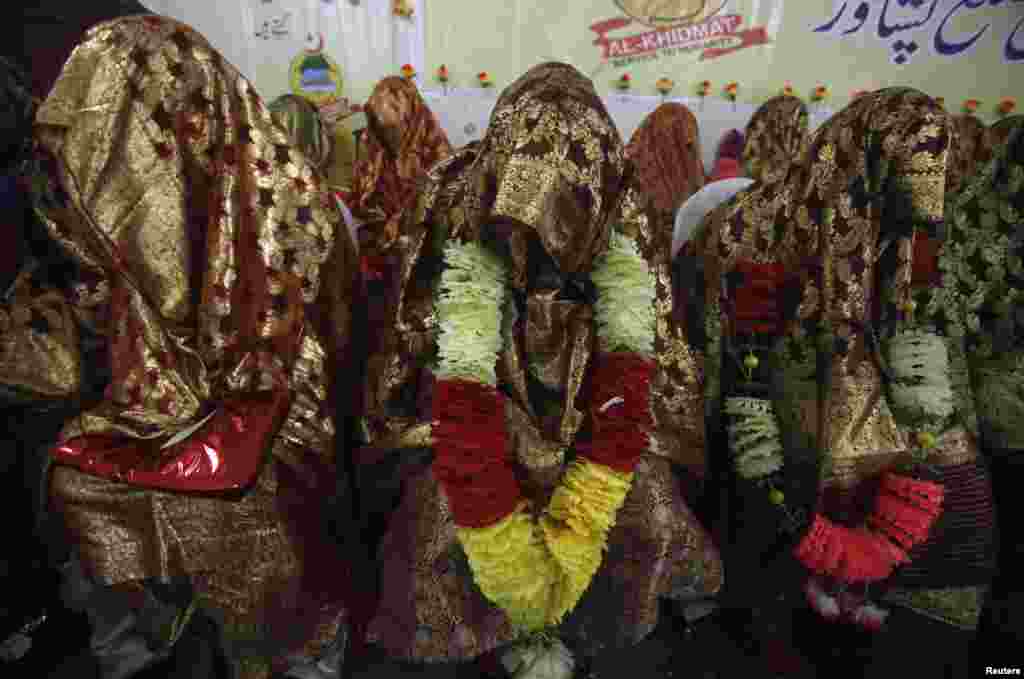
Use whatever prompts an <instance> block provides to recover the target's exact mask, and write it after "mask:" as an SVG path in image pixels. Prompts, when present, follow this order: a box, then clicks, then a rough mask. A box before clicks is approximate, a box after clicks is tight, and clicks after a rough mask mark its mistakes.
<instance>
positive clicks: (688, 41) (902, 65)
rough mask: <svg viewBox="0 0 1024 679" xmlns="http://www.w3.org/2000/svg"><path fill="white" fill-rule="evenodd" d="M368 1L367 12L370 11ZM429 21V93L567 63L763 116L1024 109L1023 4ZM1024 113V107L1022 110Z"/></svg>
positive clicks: (869, 3) (745, 6)
mask: <svg viewBox="0 0 1024 679" xmlns="http://www.w3.org/2000/svg"><path fill="white" fill-rule="evenodd" d="M364 1H368V0H364ZM425 4H426V7H424V8H423V11H424V13H425V20H426V64H427V67H428V69H429V72H427V73H424V74H423V76H422V77H423V78H424V84H425V85H428V86H429V87H436V81H435V80H434V74H435V72H436V69H437V68H438V67H439V66H440V65H441V64H446V65H447V66H448V69H449V72H450V77H451V82H450V84H451V85H452V86H459V87H473V86H475V85H476V83H477V80H476V77H477V74H478V73H479V72H480V71H486V72H487V73H488V75H489V76H490V77H491V79H492V80H493V82H494V87H495V89H500V88H501V87H502V86H504V85H506V84H508V83H509V82H510V81H511V80H513V79H514V78H515V77H516V76H518V75H519V74H521V73H522V72H523V71H525V70H526V69H528V68H529V67H531V66H533V65H534V64H537V63H540V62H544V61H548V60H559V61H567V62H569V63H571V64H573V65H575V66H576V67H577V68H579V69H580V70H581V71H583V72H584V73H586V74H588V75H591V76H592V77H593V78H594V80H595V82H597V84H598V86H599V87H600V88H602V89H604V90H612V89H613V88H615V86H616V83H617V81H618V80H619V79H620V78H621V76H622V75H623V74H626V73H628V74H629V75H630V77H631V82H632V87H631V92H633V93H635V94H654V93H655V83H656V81H657V80H658V79H659V78H662V77H667V78H671V79H672V80H674V81H675V89H674V90H673V94H674V95H683V96H688V95H691V94H692V93H693V92H694V91H695V89H696V87H697V84H698V83H699V82H700V81H703V80H709V81H711V83H712V92H711V96H712V97H720V96H721V95H722V90H723V88H724V87H725V85H726V84H727V83H729V82H736V83H737V84H738V92H737V94H738V99H739V101H740V102H748V103H759V102H761V101H763V100H765V99H767V98H768V97H770V96H772V95H774V94H776V93H778V92H779V91H780V90H781V89H782V87H783V86H784V84H785V82H786V81H789V82H791V83H792V85H793V87H794V89H795V90H796V92H797V94H800V95H802V96H808V95H810V94H811V91H812V90H813V89H814V88H815V87H816V86H817V85H819V84H825V85H827V86H828V87H829V89H830V90H831V93H830V101H829V104H830V105H831V106H833V107H839V106H842V105H843V104H844V103H845V102H846V101H847V100H848V99H849V95H850V93H851V92H852V91H855V90H860V89H876V88H880V87H885V86H889V85H911V86H913V87H917V88H919V89H921V90H923V91H925V92H927V93H929V94H931V95H933V96H937V97H944V98H945V100H946V106H947V108H948V109H950V110H951V111H955V112H959V110H960V108H961V105H962V103H963V101H964V100H965V99H967V98H974V99H978V100H979V101H980V107H979V109H978V115H979V116H980V117H982V118H984V119H988V120H990V119H991V118H992V117H993V114H994V112H995V108H996V106H997V105H998V103H999V100H1000V99H1001V98H1002V97H1004V96H1014V97H1018V96H1024V87H1022V85H1021V83H1022V82H1024V79H1022V76H1024V1H1021V0H865V1H857V0H838V1H835V2H833V1H832V0H824V1H823V0H800V1H799V2H795V1H790V2H788V3H787V2H783V1H782V0H559V1H557V2H553V1H552V0H514V1H513V0H474V1H473V2H445V1H442V0H433V1H428V2H426V3H425ZM1020 105H1021V106H1024V101H1021V102H1020Z"/></svg>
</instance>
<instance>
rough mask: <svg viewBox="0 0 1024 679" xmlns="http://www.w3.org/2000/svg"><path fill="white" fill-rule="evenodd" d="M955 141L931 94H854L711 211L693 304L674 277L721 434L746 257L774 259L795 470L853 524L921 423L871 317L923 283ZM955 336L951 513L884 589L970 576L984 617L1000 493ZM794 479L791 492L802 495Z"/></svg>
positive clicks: (951, 582)
mask: <svg viewBox="0 0 1024 679" xmlns="http://www.w3.org/2000/svg"><path fill="white" fill-rule="evenodd" d="M949 144H950V127H949V122H948V119H947V116H946V114H945V113H944V112H943V111H942V110H941V108H940V107H939V106H938V105H937V104H936V103H935V102H934V101H932V100H931V99H930V98H928V97H927V96H925V95H923V94H921V93H919V92H916V91H914V90H910V89H897V88H894V89H887V90H882V91H880V92H876V93H874V94H870V95H865V96H863V97H860V98H858V99H857V100H855V101H854V102H853V103H851V104H850V105H849V106H848V107H847V108H846V109H844V110H843V111H841V112H840V113H838V114H837V115H836V116H834V117H833V118H832V119H831V120H830V121H829V122H827V123H826V124H825V125H824V126H822V127H821V128H820V129H819V130H817V131H816V132H815V134H813V135H812V136H811V138H810V139H809V142H808V144H807V145H806V147H805V148H804V150H803V151H802V152H801V154H800V156H799V158H798V159H797V162H796V163H794V164H793V165H792V166H791V167H790V168H789V170H788V171H787V173H786V174H785V176H780V177H778V178H777V179H775V180H774V181H773V180H771V179H766V180H765V181H764V182H763V183H761V184H759V185H755V186H753V187H751V188H750V189H748V190H746V191H743V192H741V193H739V194H738V195H737V196H736V197H735V198H734V199H733V200H732V201H730V202H729V203H727V204H726V205H724V206H722V207H720V208H719V209H717V210H715V211H714V212H713V213H711V215H709V216H708V218H707V219H706V220H705V223H704V225H703V228H702V233H701V235H700V238H699V239H698V240H697V242H695V243H694V247H693V252H694V253H695V255H694V256H695V258H697V259H698V260H699V264H697V265H693V264H691V265H690V266H689V267H688V268H689V269H690V270H693V269H695V268H696V269H697V270H698V271H699V269H701V268H703V271H704V273H703V275H702V276H701V275H699V274H698V279H699V280H701V281H702V282H703V286H700V285H698V286H697V290H698V294H699V291H700V288H701V287H703V288H704V294H703V295H701V296H700V298H698V299H693V298H692V296H691V293H689V290H688V286H684V285H679V286H676V288H675V290H676V291H678V293H679V295H680V296H682V297H683V299H675V300H673V304H674V306H675V308H676V309H677V312H678V315H677V322H676V324H675V325H674V327H673V326H669V331H670V332H671V333H673V334H674V335H675V336H676V337H678V338H680V340H679V341H680V342H681V343H682V346H684V347H687V348H690V347H700V346H701V345H702V344H703V346H704V348H705V352H706V353H705V358H704V366H705V369H704V373H703V375H700V376H699V377H702V378H703V379H699V378H695V379H691V380H690V381H689V383H688V384H689V385H690V393H691V394H695V395H696V396H699V397H700V398H701V399H702V402H703V404H705V405H704V408H703V409H706V411H707V413H708V415H709V419H708V427H709V431H715V430H716V429H717V427H719V426H720V423H721V415H720V411H719V407H720V406H719V403H720V399H721V396H722V395H723V393H724V392H729V391H731V390H732V388H733V382H734V381H735V379H736V377H737V371H736V370H735V369H733V368H732V367H731V366H732V365H733V361H731V360H730V361H725V362H724V363H723V361H722V354H723V352H726V351H729V350H730V346H734V345H735V343H736V341H737V338H736V328H737V316H736V314H737V299H738V294H739V291H741V290H742V289H744V286H745V285H747V284H748V283H747V282H746V280H745V274H744V273H743V272H742V270H741V266H740V265H741V264H742V265H743V266H742V269H746V268H749V264H748V263H753V264H756V265H762V266H779V265H781V269H782V270H783V271H784V272H785V275H784V280H783V284H782V287H781V289H780V290H779V291H778V292H777V294H778V296H779V299H778V300H777V304H778V306H779V308H780V309H781V310H782V312H783V318H784V321H785V322H784V328H783V333H782V336H781V337H779V338H775V340H774V342H775V348H774V350H773V351H772V352H771V360H770V362H769V365H771V373H770V377H771V381H772V382H773V383H775V384H777V385H778V386H777V387H776V388H775V391H776V397H775V410H776V413H777V416H778V418H779V422H780V425H781V426H782V429H783V437H784V440H785V441H788V442H789V443H787V459H786V465H787V468H788V469H798V468H807V467H808V465H810V468H814V467H817V468H820V472H819V473H818V475H819V477H820V482H819V483H820V486H819V491H820V495H819V497H820V501H821V502H822V503H823V504H822V505H821V508H822V509H824V510H825V512H826V514H828V515H829V516H830V517H831V518H833V519H834V520H838V521H841V522H844V523H853V524H856V523H857V522H859V521H862V520H863V517H864V515H865V513H866V511H867V510H868V509H869V507H867V506H865V505H864V503H865V501H866V499H865V498H866V495H867V496H869V495H870V488H871V487H872V483H871V480H872V479H874V477H876V475H878V474H879V473H881V472H883V471H885V470H886V469H890V468H892V467H893V465H897V464H900V460H901V459H905V456H906V455H907V453H906V451H908V450H909V449H910V448H911V443H910V439H909V438H908V437H909V436H910V435H911V433H912V432H913V426H912V424H910V423H906V422H901V421H900V420H899V419H898V418H897V417H896V416H895V415H894V414H893V412H892V410H891V409H890V407H889V405H888V399H887V396H886V384H885V381H884V375H883V372H882V367H881V364H880V362H879V361H878V360H876V358H875V357H876V356H877V351H876V349H875V348H874V347H875V346H877V345H875V344H873V342H874V339H873V338H874V337H876V336H877V334H878V331H876V330H873V328H875V327H881V328H883V329H884V328H885V327H886V326H885V325H884V324H883V325H881V326H878V324H879V323H883V322H884V321H885V320H886V319H892V318H894V317H895V315H896V311H895V310H897V309H901V308H904V306H905V305H906V303H907V301H908V300H910V299H911V297H912V296H913V294H914V293H915V292H916V291H917V289H918V288H916V287H915V284H914V278H915V277H914V275H913V274H914V267H915V266H917V264H918V263H917V262H915V261H913V257H912V253H913V252H914V240H915V238H917V237H918V234H931V235H932V236H933V237H934V235H935V234H936V233H937V232H938V229H939V226H940V225H941V222H942V220H943V216H944V199H945V183H946V162H947V155H948V149H949ZM683 268H684V269H686V268H687V267H683ZM694 316H696V318H695V317H694ZM883 338H884V333H883ZM949 347H950V354H951V357H950V361H951V366H952V367H951V376H952V379H953V382H954V384H955V385H956V389H957V391H956V394H957V397H958V409H957V413H958V416H957V420H956V424H955V425H954V426H953V428H952V429H951V430H949V431H947V432H946V433H945V434H944V435H943V436H942V438H941V439H940V441H939V444H938V446H937V449H936V450H937V452H936V458H935V459H936V460H937V462H936V464H937V465H938V466H939V470H940V475H941V476H942V477H943V478H944V480H945V481H946V493H947V495H946V503H947V504H946V507H945V513H944V514H943V518H942V519H941V520H940V522H939V524H938V525H937V527H936V529H935V530H934V531H933V533H932V535H931V537H930V538H929V540H928V541H927V542H926V543H924V544H923V545H922V546H921V547H919V548H918V550H917V551H916V552H915V553H914V554H913V555H912V556H913V557H914V559H915V561H914V566H913V567H909V568H906V569H902V570H898V571H897V572H896V574H895V575H894V577H893V581H892V583H891V584H892V585H893V586H894V588H895V589H893V591H894V592H895V591H897V590H899V589H900V588H906V589H908V591H909V590H925V589H932V588H942V587H946V586H956V587H970V588H971V591H972V592H973V594H972V596H973V601H975V603H976V604H977V606H975V608H974V611H973V613H971V614H970V615H969V616H967V617H968V618H969V619H970V620H971V621H973V622H972V624H976V623H977V615H978V613H979V612H980V602H981V597H982V596H983V594H984V586H985V585H986V584H987V583H988V581H989V579H990V578H991V575H992V566H993V546H994V525H993V521H992V500H991V489H990V485H989V481H988V477H987V472H986V469H985V467H984V465H983V464H982V463H981V462H980V461H979V459H978V441H977V437H976V428H975V426H974V419H973V412H974V411H973V395H972V394H971V393H970V389H969V385H968V384H967V382H966V364H965V361H966V356H965V354H964V350H963V346H962V345H960V346H958V345H957V343H956V342H955V341H950V342H949ZM722 365H724V366H725V370H726V372H724V373H723V372H720V371H719V369H718V366H722ZM699 409H700V408H699ZM901 456H902V457H901ZM799 483H800V481H799V479H794V480H793V486H792V488H787V491H786V495H787V496H788V495H792V496H793V497H794V498H795V497H804V498H806V497H807V494H806V492H803V491H800V490H798V488H799ZM803 485H804V486H806V482H804V483H803ZM809 502H810V504H809V506H808V509H810V510H813V509H814V508H815V506H816V503H815V501H814V500H810V501H809ZM765 505H766V507H767V508H768V509H767V511H772V510H771V508H770V505H767V503H765ZM764 540H765V542H763V543H761V544H760V545H759V546H758V545H753V546H752V548H754V549H755V551H756V549H767V547H768V546H769V545H771V544H772V543H773V541H774V540H775V538H774V537H773V536H771V535H769V536H765V537H764ZM921 600H931V599H927V597H925V598H922V599H921Z"/></svg>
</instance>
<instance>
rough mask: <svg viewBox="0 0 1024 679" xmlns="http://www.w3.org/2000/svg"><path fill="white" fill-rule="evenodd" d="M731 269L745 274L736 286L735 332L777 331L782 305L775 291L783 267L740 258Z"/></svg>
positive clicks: (782, 279)
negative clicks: (740, 282)
mask: <svg viewBox="0 0 1024 679" xmlns="http://www.w3.org/2000/svg"><path fill="white" fill-rule="evenodd" d="M735 270H736V271H737V272H738V273H742V274H744V277H745V278H746V281H745V283H744V284H743V285H740V286H739V287H738V288H737V289H736V321H735V322H736V332H738V333H746V332H762V333H778V332H780V331H781V329H782V309H781V308H780V307H779V302H778V299H779V295H778V294H777V291H778V290H779V288H781V287H782V285H783V281H784V279H785V275H786V269H785V267H783V266H782V264H758V263H756V262H752V261H749V260H745V259H741V260H739V261H737V262H736V269H735Z"/></svg>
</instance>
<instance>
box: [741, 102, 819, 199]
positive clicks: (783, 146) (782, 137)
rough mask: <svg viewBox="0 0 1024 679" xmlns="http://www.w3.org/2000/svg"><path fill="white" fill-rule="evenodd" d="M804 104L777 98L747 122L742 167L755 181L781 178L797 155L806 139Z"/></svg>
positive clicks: (805, 106)
mask: <svg viewBox="0 0 1024 679" xmlns="http://www.w3.org/2000/svg"><path fill="white" fill-rule="evenodd" d="M807 128H808V117H807V105H806V104H804V102H803V100H802V99H799V98H797V97H793V96H788V95H780V96H777V97H773V98H772V99H769V100H768V101H766V102H765V103H763V104H761V107H760V108H758V109H757V110H756V111H755V112H754V115H753V117H751V119H750V122H749V123H747V129H746V134H745V137H744V143H743V164H744V165H745V167H746V171H747V176H748V177H750V178H751V179H753V180H755V181H777V180H779V179H781V178H783V177H784V176H785V174H786V170H787V169H788V168H789V164H790V163H792V162H793V161H794V160H796V158H797V157H798V156H799V155H800V151H801V149H802V147H803V144H804V140H805V139H806V138H807Z"/></svg>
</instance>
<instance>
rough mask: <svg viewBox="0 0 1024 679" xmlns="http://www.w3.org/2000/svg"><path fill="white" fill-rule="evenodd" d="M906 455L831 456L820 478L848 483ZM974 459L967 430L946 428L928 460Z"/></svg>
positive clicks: (950, 462) (957, 461) (975, 453)
mask: <svg viewBox="0 0 1024 679" xmlns="http://www.w3.org/2000/svg"><path fill="white" fill-rule="evenodd" d="M906 456H907V452H906V451H895V452H893V451H887V452H878V453H875V454H874V455H862V456H860V457H857V458H855V459H835V460H833V462H832V467H831V469H830V473H829V474H828V476H827V477H826V478H825V479H824V482H825V485H826V486H832V485H838V486H843V487H845V486H849V485H851V484H855V483H856V482H858V481H860V480H862V479H866V478H870V477H872V476H876V475H878V474H880V473H882V472H883V471H885V470H886V469H890V468H891V467H893V465H895V464H897V463H898V462H900V461H901V460H903V459H905V458H906ZM977 459H978V445H977V443H976V442H975V440H974V437H972V436H971V435H970V434H969V433H967V431H965V430H963V429H955V430H952V431H949V432H947V433H946V434H945V435H944V436H943V437H942V439H941V440H940V442H939V445H938V447H937V448H936V451H935V453H934V454H933V455H932V457H931V458H930V461H931V462H932V463H934V464H937V465H939V466H942V467H954V466H957V465H962V464H968V463H970V462H973V461H975V460H977Z"/></svg>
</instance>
